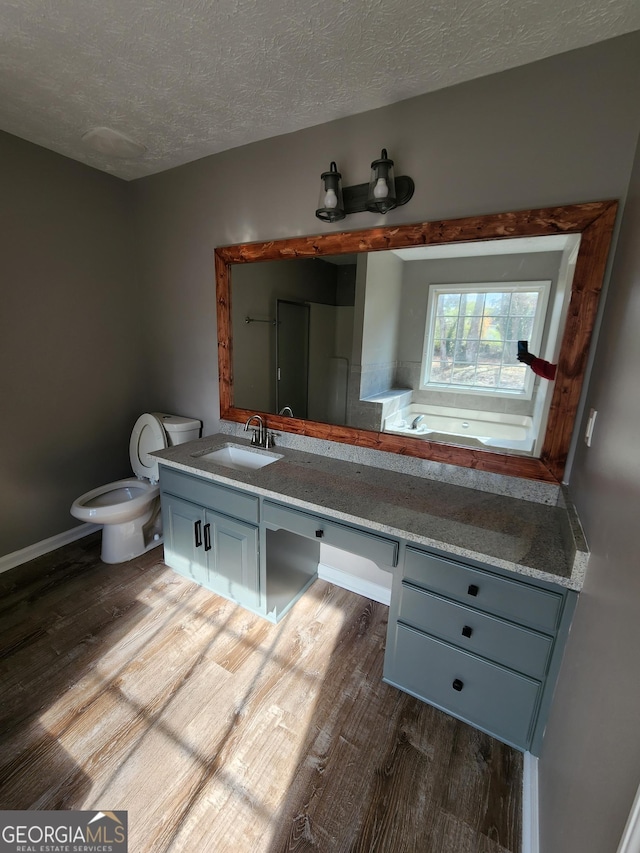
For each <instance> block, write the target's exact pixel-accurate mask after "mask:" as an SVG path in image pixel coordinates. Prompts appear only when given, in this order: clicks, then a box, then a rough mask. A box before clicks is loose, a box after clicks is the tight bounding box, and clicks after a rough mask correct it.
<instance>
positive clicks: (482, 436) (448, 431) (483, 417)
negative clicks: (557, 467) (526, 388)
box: [384, 403, 535, 453]
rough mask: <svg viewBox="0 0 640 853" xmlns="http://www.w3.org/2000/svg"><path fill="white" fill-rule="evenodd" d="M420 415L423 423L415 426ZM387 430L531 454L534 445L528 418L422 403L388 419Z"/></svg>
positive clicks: (413, 404) (398, 433)
mask: <svg viewBox="0 0 640 853" xmlns="http://www.w3.org/2000/svg"><path fill="white" fill-rule="evenodd" d="M420 415H422V420H421V421H420V422H419V423H418V424H417V426H415V427H413V426H412V424H413V423H414V422H415V419H416V418H418V417H419V416H420ZM384 431H385V432H391V433H396V434H397V435H410V436H414V437H415V438H423V439H427V440H429V439H430V438H435V437H436V435H437V440H438V441H446V440H447V438H449V439H450V440H451V442H452V443H454V444H463V443H466V442H468V443H469V444H470V445H472V446H473V445H480V446H485V447H491V448H504V449H505V450H511V451H514V452H520V453H531V452H532V450H533V446H534V443H535V429H534V423H533V418H530V417H528V416H526V415H512V414H506V413H504V412H479V411H477V410H474V409H456V408H453V407H449V406H447V407H444V406H427V405H422V404H419V403H411V404H410V405H409V406H405V407H404V408H402V409H400V410H399V411H397V412H395V413H394V414H393V415H391V416H389V417H387V418H385V421H384Z"/></svg>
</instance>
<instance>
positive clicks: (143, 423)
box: [129, 414, 167, 483]
mask: <svg viewBox="0 0 640 853" xmlns="http://www.w3.org/2000/svg"><path fill="white" fill-rule="evenodd" d="M166 446H167V434H166V432H165V431H164V427H163V426H162V423H161V422H160V421H159V420H158V418H157V417H155V415H150V414H144V415H140V417H139V418H138V420H137V421H136V422H135V424H134V426H133V430H132V431H131V440H130V441H129V458H130V460H131V468H132V469H133V473H134V474H135V475H136V477H140V478H141V479H147V480H149V481H150V482H151V483H157V482H158V460H157V459H156V458H155V457H154V456H150V455H149V454H150V453H153V452H154V451H155V450H163V449H164V448H165V447H166Z"/></svg>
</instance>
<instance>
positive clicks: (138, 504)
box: [71, 477, 160, 524]
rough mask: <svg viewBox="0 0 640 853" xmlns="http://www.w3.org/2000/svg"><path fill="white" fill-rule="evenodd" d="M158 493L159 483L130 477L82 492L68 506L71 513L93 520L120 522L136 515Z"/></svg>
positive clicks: (98, 522)
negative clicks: (157, 484)
mask: <svg viewBox="0 0 640 853" xmlns="http://www.w3.org/2000/svg"><path fill="white" fill-rule="evenodd" d="M159 494H160V487H159V486H156V485H152V484H151V483H145V482H143V481H141V480H139V479H138V480H135V479H134V478H133V477H129V478H128V479H125V480H116V481H115V482H114V483H107V484H106V485H105V486H99V487H98V488H97V489H92V490H91V491H90V492H85V494H84V495H81V496H80V497H79V498H77V500H75V501H74V502H73V504H72V506H71V515H73V516H74V517H75V518H79V519H80V520H81V521H85V522H93V523H95V524H119V523H122V522H125V521H129V520H131V519H133V518H137V517H138V516H140V515H142V514H143V513H144V512H145V510H146V509H147V508H148V507H149V506H150V505H151V501H152V500H153V499H154V498H156V497H158V495H159Z"/></svg>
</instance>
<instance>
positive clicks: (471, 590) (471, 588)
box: [467, 583, 480, 596]
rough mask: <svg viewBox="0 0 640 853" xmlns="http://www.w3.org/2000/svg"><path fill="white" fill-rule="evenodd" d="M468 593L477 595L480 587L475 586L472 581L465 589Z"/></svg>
mask: <svg viewBox="0 0 640 853" xmlns="http://www.w3.org/2000/svg"><path fill="white" fill-rule="evenodd" d="M467 592H468V594H469V595H474V596H475V595H477V594H478V593H479V592H480V588H479V587H477V586H476V585H475V584H474V583H470V584H469V589H468V590H467Z"/></svg>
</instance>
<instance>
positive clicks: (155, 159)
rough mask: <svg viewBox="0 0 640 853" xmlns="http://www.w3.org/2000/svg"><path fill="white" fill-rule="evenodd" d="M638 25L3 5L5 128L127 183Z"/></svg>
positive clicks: (578, 18)
mask: <svg viewBox="0 0 640 853" xmlns="http://www.w3.org/2000/svg"><path fill="white" fill-rule="evenodd" d="M637 29H640V2H638V0H262V2H260V0H138V2H135V3H134V2H131V0H0V129H2V130H5V131H7V132H9V133H12V134H15V135H16V136H20V137H22V138H24V139H27V140H29V141H31V142H35V143H37V144H38V145H42V146H44V147H46V148H50V149H52V150H54V151H57V152H59V153H61V154H64V155H66V156H68V157H72V158H74V159H76V160H80V161H82V162H85V163H89V164H90V165H92V166H95V167H96V168H98V169H102V170H104V171H106V172H110V173H111V174H114V175H118V176H119V177H122V178H125V179H133V178H137V177H141V176H143V175H149V174H153V173H155V172H160V171H163V170H165V169H169V168H171V167H173V166H177V165H180V164H182V163H187V162H190V161H192V160H196V159H198V158H200V157H204V156H206V155H208V154H214V153H216V152H218V151H223V150H225V149H228V148H233V147H235V146H238V145H244V144H246V143H248V142H254V141H256V140H259V139H265V138H268V137H271V136H278V135H280V134H283V133H287V132H290V131H295V130H300V129H302V128H305V127H310V126H313V125H316V124H321V123H323V122H326V121H330V120H332V119H335V118H340V117H342V116H346V115H352V114H355V113H358V112H363V111H365V110H370V109H374V108H376V107H381V106H384V105H386V104H390V103H393V102H395V101H400V100H403V99H404V98H409V97H412V96H414V95H419V94H423V93H425V92H429V91H433V90H436V89H441V88H443V87H445V86H449V85H452V84H455V83H459V82H462V81H464V80H470V79H472V78H474V77H480V76H483V75H485V74H490V73H493V72H495V71H501V70H504V69H507V68H512V67H515V66H517V65H522V64H525V63H527V62H532V61H534V60H537V59H541V58H544V57H547V56H551V55H553V54H556V53H561V52H564V51H567V50H571V49H573V48H577V47H582V46H585V45H588V44H592V43H594V42H597V41H602V40H604V39H607V38H612V37H614V36H617V35H622V34H623V33H626V32H630V31H632V30H637ZM95 126H107V127H109V128H113V129H115V130H117V131H120V132H122V133H124V134H126V135H127V136H128V137H130V138H131V139H133V140H135V141H137V142H140V143H142V144H143V145H144V146H146V148H147V151H146V152H145V153H144V154H143V155H142V156H141V157H139V158H137V159H136V158H129V159H126V158H124V159H116V158H113V157H110V156H109V155H108V154H107V155H105V154H98V153H94V152H91V151H89V150H87V148H86V147H85V145H84V143H83V142H82V141H81V136H82V134H83V133H85V132H86V131H87V130H89V129H91V128H93V127H95Z"/></svg>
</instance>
